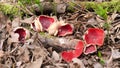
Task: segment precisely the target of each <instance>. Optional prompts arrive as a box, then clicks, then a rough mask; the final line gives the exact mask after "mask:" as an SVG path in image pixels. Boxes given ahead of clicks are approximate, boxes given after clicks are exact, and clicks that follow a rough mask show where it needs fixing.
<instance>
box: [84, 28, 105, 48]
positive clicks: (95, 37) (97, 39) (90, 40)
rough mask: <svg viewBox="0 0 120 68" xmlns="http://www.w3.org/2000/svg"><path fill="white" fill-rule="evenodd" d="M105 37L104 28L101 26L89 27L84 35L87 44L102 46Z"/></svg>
mask: <svg viewBox="0 0 120 68" xmlns="http://www.w3.org/2000/svg"><path fill="white" fill-rule="evenodd" d="M104 37H105V33H104V30H102V29H99V28H89V29H88V30H87V33H86V34H85V36H84V39H85V41H86V43H87V44H92V45H98V46H102V45H103V42H104Z"/></svg>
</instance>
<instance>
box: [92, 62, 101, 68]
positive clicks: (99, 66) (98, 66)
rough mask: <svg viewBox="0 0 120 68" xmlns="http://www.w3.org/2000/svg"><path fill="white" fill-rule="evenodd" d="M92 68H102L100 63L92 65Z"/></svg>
mask: <svg viewBox="0 0 120 68" xmlns="http://www.w3.org/2000/svg"><path fill="white" fill-rule="evenodd" d="M93 67H94V68H103V66H102V65H101V64H100V63H95V64H93Z"/></svg>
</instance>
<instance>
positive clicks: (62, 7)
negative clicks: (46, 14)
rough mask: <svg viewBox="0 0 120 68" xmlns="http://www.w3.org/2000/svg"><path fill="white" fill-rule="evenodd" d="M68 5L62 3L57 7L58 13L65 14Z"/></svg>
mask: <svg viewBox="0 0 120 68" xmlns="http://www.w3.org/2000/svg"><path fill="white" fill-rule="evenodd" d="M66 7H67V5H66V4H64V3H62V4H58V5H57V12H58V13H64V12H65V10H66Z"/></svg>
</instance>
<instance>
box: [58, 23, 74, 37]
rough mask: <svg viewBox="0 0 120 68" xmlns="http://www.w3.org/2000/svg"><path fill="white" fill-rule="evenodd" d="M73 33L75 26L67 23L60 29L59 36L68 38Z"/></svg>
mask: <svg viewBox="0 0 120 68" xmlns="http://www.w3.org/2000/svg"><path fill="white" fill-rule="evenodd" d="M72 33H73V25H71V24H68V23H66V24H65V25H62V26H60V27H59V28H58V36H66V35H68V34H72Z"/></svg>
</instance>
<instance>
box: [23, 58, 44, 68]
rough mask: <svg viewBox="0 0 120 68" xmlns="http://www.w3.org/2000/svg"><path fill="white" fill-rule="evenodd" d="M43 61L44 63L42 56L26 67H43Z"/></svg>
mask: <svg viewBox="0 0 120 68" xmlns="http://www.w3.org/2000/svg"><path fill="white" fill-rule="evenodd" d="M42 63H43V58H42V57H40V58H39V59H36V61H34V62H32V63H29V64H27V66H26V67H25V68H41V65H42Z"/></svg>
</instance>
